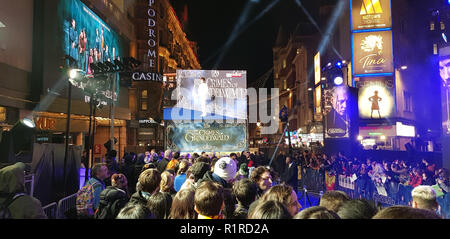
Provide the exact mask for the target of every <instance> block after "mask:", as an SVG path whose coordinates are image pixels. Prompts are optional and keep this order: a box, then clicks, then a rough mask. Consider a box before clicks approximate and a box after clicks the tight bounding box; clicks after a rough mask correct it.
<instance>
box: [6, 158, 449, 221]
mask: <svg viewBox="0 0 450 239" xmlns="http://www.w3.org/2000/svg"><path fill="white" fill-rule="evenodd" d="M116 156H117V155H116V153H115V152H114V151H112V152H111V153H110V154H109V155H108V157H107V158H106V163H98V164H95V165H94V166H93V168H92V169H91V175H90V176H91V178H90V179H89V180H88V181H87V182H86V183H85V185H84V186H83V187H82V188H81V189H80V190H79V192H78V193H77V202H76V208H77V216H78V218H83V219H84V218H90V219H370V218H430V219H433V218H448V217H447V215H446V214H445V212H446V207H447V205H446V204H445V201H446V200H447V192H448V186H447V185H448V178H449V174H448V171H447V170H446V169H437V168H436V166H435V165H433V164H430V163H428V162H427V161H426V160H422V161H421V162H417V163H409V165H407V164H406V163H405V162H402V161H401V160H400V161H399V160H394V161H393V162H387V161H381V162H377V161H376V160H374V159H367V160H365V161H364V162H362V161H360V160H358V159H357V158H353V159H352V160H350V159H348V158H346V157H345V156H344V155H342V154H338V155H335V156H332V157H327V156H326V155H325V154H315V153H311V154H310V153H308V152H307V151H305V152H302V153H299V154H293V155H292V156H290V155H286V154H284V153H281V154H279V155H278V156H277V157H276V158H275V159H274V160H273V162H271V161H269V159H268V157H266V156H265V154H264V153H263V152H258V153H256V154H250V153H249V152H241V153H231V154H220V153H214V154H212V155H208V154H207V153H201V154H196V153H193V154H180V152H171V151H170V150H166V151H165V152H159V153H157V152H156V151H155V150H149V151H147V152H145V153H143V154H139V155H136V154H134V153H126V154H125V155H124V156H123V157H122V158H120V159H117V157H116ZM18 164H19V163H18ZM307 170H317V171H321V170H322V171H324V172H328V173H330V172H332V173H334V174H344V175H352V176H354V177H356V178H355V183H356V185H358V188H357V189H356V190H355V191H357V192H358V193H357V197H354V198H352V197H351V195H349V194H347V193H346V192H344V191H342V190H337V188H336V189H334V190H330V189H328V190H325V189H327V188H325V187H324V191H325V193H324V194H323V195H322V197H321V198H320V204H319V205H318V206H312V207H309V208H304V209H303V208H302V206H301V205H300V204H299V198H298V194H297V190H298V188H299V182H301V180H305V178H304V176H303V172H304V171H305V172H306V171H307ZM11 171H18V172H20V171H21V168H20V167H19V169H17V165H12V166H8V167H6V168H3V169H1V170H0V179H1V180H0V181H1V182H2V184H0V192H1V195H0V204H2V203H5V201H6V202H8V203H9V205H7V206H6V208H9V210H10V211H11V212H10V216H11V217H12V218H45V214H44V213H43V210H42V208H41V205H40V204H39V203H38V202H39V200H37V199H35V198H32V197H30V196H22V197H19V200H15V201H14V200H13V202H11V199H10V198H7V197H6V198H3V197H4V195H5V194H6V191H8V190H9V195H11V193H12V192H20V191H21V190H23V185H22V184H23V182H20V180H19V179H20V177H21V175H19V174H15V173H12V172H11ZM22 172H23V171H22ZM299 172H300V173H299ZM406 175H407V176H406ZM420 176H421V177H420ZM12 178H14V180H12ZM299 179H300V180H299ZM12 181H14V182H15V183H16V184H14V185H15V186H17V187H16V188H10V187H9V186H5V185H12ZM392 182H397V183H398V184H400V185H403V186H400V187H399V188H402V189H399V190H398V191H397V192H395V190H394V191H393V190H392V188H391V183H392ZM406 182H408V183H406ZM303 183H304V182H303ZM3 184H4V185H3ZM380 184H383V185H385V187H386V189H387V190H386V191H387V192H389V193H390V195H391V196H392V195H393V194H392V193H396V195H397V196H394V197H396V198H399V197H400V199H401V200H405V201H406V200H410V201H409V202H410V203H409V204H408V203H406V204H405V205H396V206H390V207H385V208H382V207H380V205H377V204H376V203H374V201H373V200H371V196H370V194H371V193H372V191H373V190H376V187H377V186H378V185H380ZM374 188H375V189H374ZM436 189H441V191H438V190H436ZM371 190H372V191H371ZM407 194H409V195H408V198H406V199H405V198H402V197H407ZM400 199H399V200H400ZM25 200H28V203H29V204H33V205H34V206H33V208H34V210H32V213H30V214H27V213H25V212H23V211H24V210H25V211H26V208H24V207H22V206H20V205H19V203H20V202H21V201H25ZM2 208H5V207H2ZM19 208H20V210H21V211H22V212H21V213H20V214H18V213H17V212H15V210H16V209H17V210H19ZM39 208H40V209H39ZM0 211H1V210H0ZM0 214H1V213H0Z"/></svg>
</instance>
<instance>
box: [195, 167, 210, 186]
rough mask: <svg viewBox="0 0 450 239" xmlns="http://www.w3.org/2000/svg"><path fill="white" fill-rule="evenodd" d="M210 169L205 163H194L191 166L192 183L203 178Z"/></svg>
mask: <svg viewBox="0 0 450 239" xmlns="http://www.w3.org/2000/svg"><path fill="white" fill-rule="evenodd" d="M209 169H210V167H209V165H208V164H207V163H204V162H196V163H194V164H193V165H192V166H191V172H192V175H194V181H196V182H197V180H199V179H201V178H203V175H204V174H205V173H206V172H207V171H209Z"/></svg>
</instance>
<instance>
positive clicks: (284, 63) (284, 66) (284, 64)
mask: <svg viewBox="0 0 450 239" xmlns="http://www.w3.org/2000/svg"><path fill="white" fill-rule="evenodd" d="M284 68H286V59H284V60H283V69H284Z"/></svg>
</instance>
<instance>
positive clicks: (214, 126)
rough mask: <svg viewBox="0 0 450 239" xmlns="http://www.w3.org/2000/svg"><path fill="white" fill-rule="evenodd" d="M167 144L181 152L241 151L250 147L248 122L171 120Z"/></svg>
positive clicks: (168, 125) (168, 127) (167, 131)
mask: <svg viewBox="0 0 450 239" xmlns="http://www.w3.org/2000/svg"><path fill="white" fill-rule="evenodd" d="M166 145H167V147H168V149H171V150H172V151H174V152H176V151H180V152H203V151H204V152H241V151H246V150H247V149H248V145H247V126H246V123H233V124H229V123H220V124H219V123H211V124H210V123H206V122H197V123H192V122H187V123H175V122H173V121H169V122H168V123H167V128H166Z"/></svg>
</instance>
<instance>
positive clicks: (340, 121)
mask: <svg viewBox="0 0 450 239" xmlns="http://www.w3.org/2000/svg"><path fill="white" fill-rule="evenodd" d="M349 96H350V95H349V89H348V87H347V86H338V87H333V88H332V89H326V90H325V91H324V102H325V103H324V112H325V119H324V122H325V138H344V137H349V127H350V117H349V112H348V109H349V108H348V106H349Z"/></svg>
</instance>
